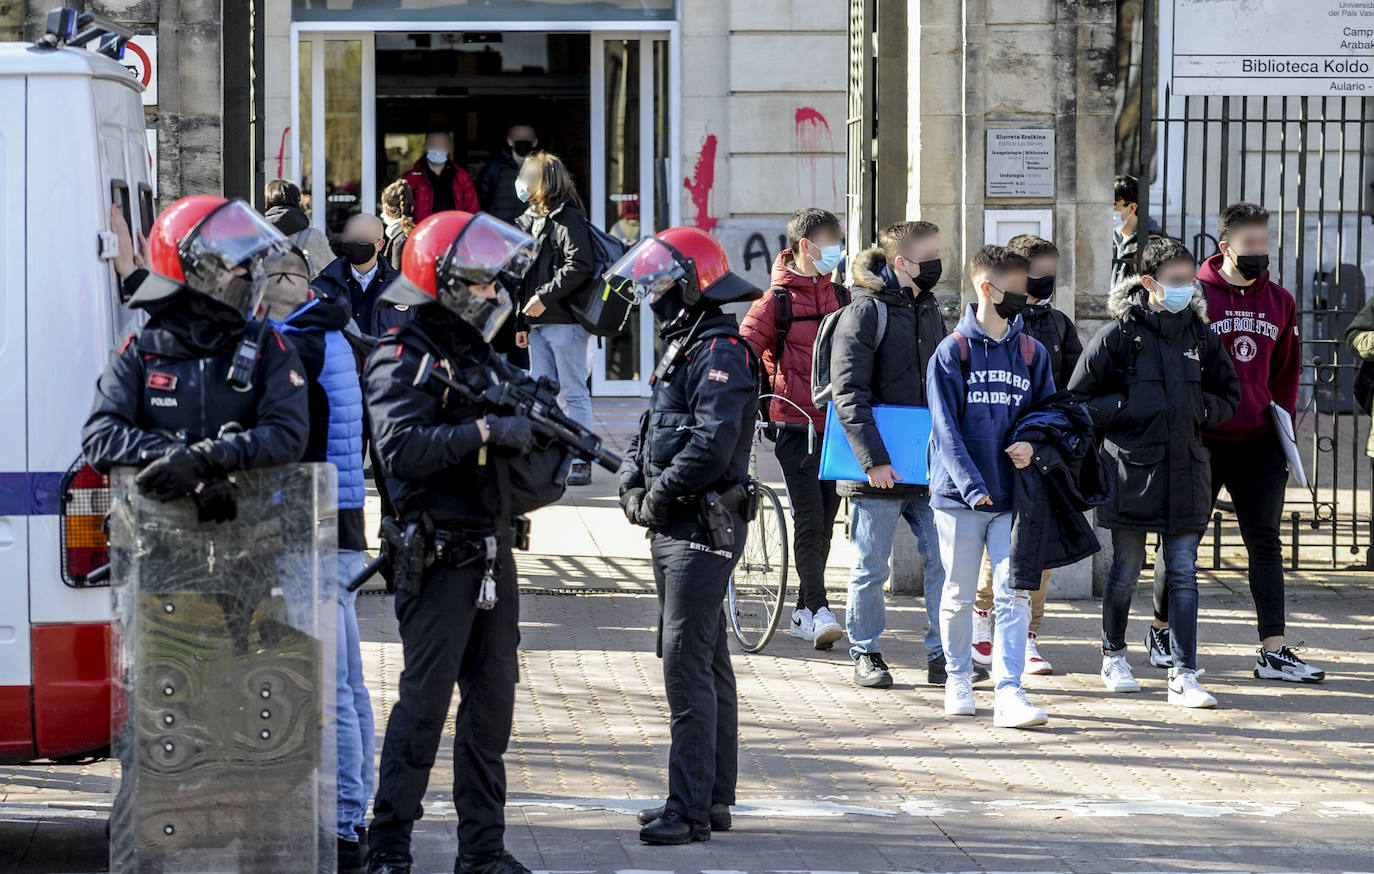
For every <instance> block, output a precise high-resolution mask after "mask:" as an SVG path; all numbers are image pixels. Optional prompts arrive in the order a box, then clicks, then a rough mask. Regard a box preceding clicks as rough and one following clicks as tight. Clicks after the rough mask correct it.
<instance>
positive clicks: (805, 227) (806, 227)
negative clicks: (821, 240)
mask: <svg viewBox="0 0 1374 874" xmlns="http://www.w3.org/2000/svg"><path fill="white" fill-rule="evenodd" d="M823 228H834V229H835V230H837V231H838V230H840V220H839V219H838V218H836V217H835V214H834V213H833V212H826V211H825V210H823V209H818V208H817V207H814V206H808V207H806V208H805V209H799V210H797V211H796V212H794V213H792V218H790V219H788V220H787V246H788V248H790V249H791V250H792V251H793V252H795V251H797V244H798V243H800V242H801V241H802V240H804V239H805V240H809V239H811V235H812V234H814V233H816V231H819V230H821V229H823Z"/></svg>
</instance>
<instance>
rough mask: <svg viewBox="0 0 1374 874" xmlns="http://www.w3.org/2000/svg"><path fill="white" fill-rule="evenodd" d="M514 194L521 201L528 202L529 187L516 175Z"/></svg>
mask: <svg viewBox="0 0 1374 874" xmlns="http://www.w3.org/2000/svg"><path fill="white" fill-rule="evenodd" d="M515 196H516V197H518V198H520V202H521V203H529V202H530V187H529V186H528V185H526V184H525V180H524V179H521V178H520V177H518V176H517V177H516V178H515Z"/></svg>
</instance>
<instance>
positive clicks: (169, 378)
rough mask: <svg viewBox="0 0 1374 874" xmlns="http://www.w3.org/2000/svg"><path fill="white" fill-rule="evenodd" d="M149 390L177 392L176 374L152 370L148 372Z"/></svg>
mask: <svg viewBox="0 0 1374 874" xmlns="http://www.w3.org/2000/svg"><path fill="white" fill-rule="evenodd" d="M148 388H151V389H155V390H157V391H176V390H177V378H176V374H173V373H163V372H162V371H160V370H150V371H148Z"/></svg>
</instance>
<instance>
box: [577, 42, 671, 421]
mask: <svg viewBox="0 0 1374 874" xmlns="http://www.w3.org/2000/svg"><path fill="white" fill-rule="evenodd" d="M667 48H668V40H667V39H666V36H659V35H655V34H625V35H622V34H609V33H608V34H593V35H592V48H591V63H592V70H591V73H592V76H591V82H592V106H591V110H592V124H591V132H592V143H591V146H592V149H591V153H592V156H593V159H592V180H591V183H592V184H591V190H592V202H591V204H590V212H591V215H590V217H591V220H592V222H594V223H595V224H596V225H597V226H598V227H601V228H603V229H605V230H606V231H608V232H609V233H611V234H612V235H613V236H616V237H619V238H620V239H621V240H623V241H625V243H626V245H633V244H634V243H635V242H636V241H637V240H639V238H640V237H641V236H647V235H652V234H653V233H655V232H656V231H658V230H661V229H663V228H665V227H667V226H668V224H667V222H668V212H669V210H668V208H667V202H668V199H669V193H668V192H667V191H666V190H665V189H666V187H667V186H666V182H667V178H666V167H667V163H668V155H669V154H670V145H669V130H668V121H669V117H670V116H669V107H668V72H669V71H668V63H669V55H668V50H667ZM655 336H656V334H655V330H654V323H653V314H652V313H651V312H650V311H649V309H648V308H647V307H643V308H641V310H640V311H639V312H638V313H636V314H635V315H632V316H631V317H630V320H629V323H628V324H627V325H626V326H625V330H624V331H623V332H622V333H621V334H620V335H619V336H616V337H607V338H604V339H602V340H601V342H600V343H598V344H596V346H595V347H594V349H593V360H592V393H593V394H596V395H601V396H616V395H619V396H636V395H639V396H642V395H647V394H648V391H649V387H648V378H649V374H650V373H651V372H652V371H653V367H654V347H655V343H654V338H655Z"/></svg>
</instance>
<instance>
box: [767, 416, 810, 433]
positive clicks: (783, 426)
mask: <svg viewBox="0 0 1374 874" xmlns="http://www.w3.org/2000/svg"><path fill="white" fill-rule="evenodd" d="M754 427H755V428H761V429H764V430H767V429H770V428H771V429H773V430H776V431H792V432H795V433H797V434H805V433H806V432H807V431H810V430H811V426H810V425H803V424H802V423H800V422H765V421H764V420H762V419H758V420H756V421H755V422H754Z"/></svg>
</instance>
